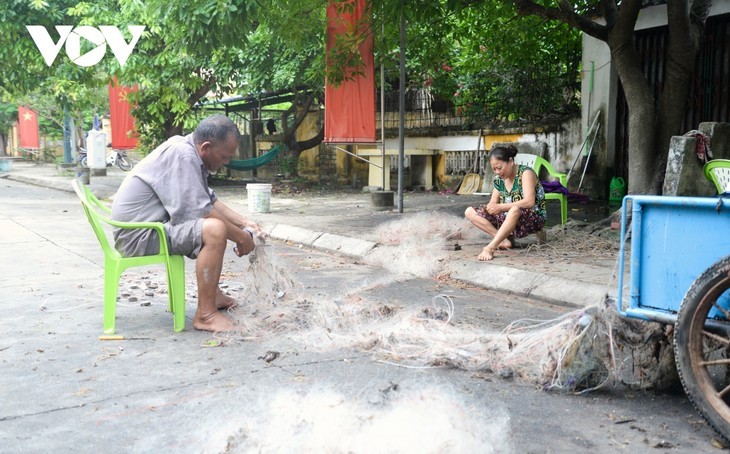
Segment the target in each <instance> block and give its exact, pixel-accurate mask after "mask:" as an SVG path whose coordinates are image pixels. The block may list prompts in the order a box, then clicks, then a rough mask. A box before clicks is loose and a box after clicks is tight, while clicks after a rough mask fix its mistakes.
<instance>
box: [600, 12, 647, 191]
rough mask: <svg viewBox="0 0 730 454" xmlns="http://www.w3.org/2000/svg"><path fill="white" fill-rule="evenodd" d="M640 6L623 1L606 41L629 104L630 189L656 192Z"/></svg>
mask: <svg viewBox="0 0 730 454" xmlns="http://www.w3.org/2000/svg"><path fill="white" fill-rule="evenodd" d="M640 8H641V1H640V0H630V1H626V2H624V3H623V4H622V7H621V10H620V12H619V14H618V17H617V20H616V23H615V25H614V26H613V28H612V29H611V30H609V32H608V39H607V44H608V47H609V49H610V50H611V57H612V58H611V61H612V62H613V64H614V65H615V67H616V72H617V73H618V77H619V80H620V81H621V84H622V85H623V88H624V93H625V94H626V102H627V104H628V107H629V128H628V133H629V157H628V159H629V175H628V180H629V181H628V192H629V193H630V194H656V193H657V191H656V188H657V184H656V181H655V178H656V173H655V171H654V170H655V168H656V156H655V154H654V145H655V142H654V138H655V134H654V128H655V122H654V119H655V117H656V111H655V108H654V97H653V96H652V94H651V91H650V90H649V84H648V83H647V80H646V77H645V76H644V71H643V67H642V64H641V57H640V55H639V53H638V52H637V50H636V47H635V46H634V27H635V25H636V19H637V17H638V14H639V10H640Z"/></svg>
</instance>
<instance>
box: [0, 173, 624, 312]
mask: <svg viewBox="0 0 730 454" xmlns="http://www.w3.org/2000/svg"><path fill="white" fill-rule="evenodd" d="M126 174H127V173H126V172H123V171H121V170H120V169H118V168H116V167H114V168H108V169H107V175H106V176H91V177H90V188H91V189H92V191H93V192H94V193H95V194H96V195H97V196H98V197H100V198H102V199H106V198H109V197H112V196H113V195H114V193H115V192H116V190H117V188H118V187H119V184H121V182H122V180H123V179H124V177H125V176H126ZM0 178H7V179H9V180H14V181H19V182H24V183H28V184H34V185H39V186H45V187H49V188H54V189H59V190H63V191H69V192H71V191H72V189H71V185H70V182H71V180H72V179H73V178H75V176H74V175H73V174H66V175H61V174H59V171H58V170H57V168H56V166H55V165H50V164H38V163H34V162H28V161H15V162H13V164H12V166H11V169H10V171H9V172H3V173H0ZM213 186H214V187H215V189H216V191H217V193H218V195H219V197H220V198H221V199H222V200H224V201H225V202H226V203H227V204H229V205H231V206H232V207H233V208H235V209H237V210H240V212H242V213H245V214H247V215H248V216H250V217H251V218H253V219H255V220H256V221H258V222H260V223H261V224H262V225H263V226H264V228H265V229H266V231H267V233H268V234H269V235H270V237H271V238H273V239H275V240H281V241H286V242H290V243H294V244H298V245H301V246H302V247H312V248H316V249H321V250H324V251H329V252H335V253H338V254H344V255H347V256H350V257H354V258H358V259H363V260H365V261H368V260H369V259H370V260H369V261H370V263H373V264H376V265H385V266H386V268H389V266H388V265H392V264H393V263H395V262H394V261H392V260H388V259H383V258H380V259H378V257H377V256H378V253H380V252H381V251H382V250H383V249H384V248H387V247H388V244H385V243H384V241H383V238H382V236H381V237H379V236H378V232H379V231H381V232H382V230H383V228H384V227H383V226H387V225H388V224H389V223H397V222H398V221H399V220H404V219H408V218H409V217H413V216H419V215H420V216H421V218H420V221H423V222H429V223H431V222H438V221H439V220H443V219H449V221H450V223H451V225H452V226H455V227H456V226H458V227H460V228H462V229H463V232H464V235H462V237H461V238H457V239H455V240H453V241H446V242H445V243H444V244H441V243H434V244H435V247H436V248H439V249H444V250H438V251H436V252H437V254H434V255H430V254H428V255H429V257H428V258H427V259H428V260H438V261H439V264H438V266H437V267H435V268H434V267H430V268H428V269H427V272H430V273H432V274H438V275H440V276H449V277H450V278H452V279H455V280H458V281H462V282H465V283H468V284H471V285H477V286H480V287H484V288H487V289H492V290H498V291H502V292H507V293H511V294H516V295H520V296H527V297H532V298H538V299H541V300H544V301H548V302H552V303H560V304H565V305H569V306H577V307H583V306H585V305H587V304H591V303H597V302H600V301H601V300H602V299H603V298H604V297H605V295H606V294H609V295H615V293H616V283H617V279H616V276H615V273H616V272H617V269H618V266H617V257H618V246H619V233H618V231H608V230H607V229H604V231H603V232H601V233H602V235H601V236H600V237H599V236H595V235H591V234H589V232H587V231H586V230H587V229H586V228H585V226H586V225H587V223H588V222H591V221H595V220H599V219H603V218H605V217H606V216H607V211H606V210H605V207H601V206H598V205H595V204H588V205H586V204H571V205H570V210H569V218H570V219H569V224H568V227H567V233H568V234H567V235H564V232H561V231H559V230H558V227H557V226H556V224H558V218H557V214H558V213H557V212H558V210H559V207H558V205H557V203H556V204H554V205H552V204H549V206H548V210H549V213H550V216H549V219H548V226H547V228H546V230H547V232H548V234H547V243H546V244H545V245H542V246H540V247H537V246H536V237H535V236H534V235H532V236H530V237H528V238H525V239H522V240H518V242H517V246H518V247H516V248H515V249H513V250H511V251H505V252H500V253H499V254H498V256H497V257H496V258H495V260H494V261H492V262H488V263H484V262H478V261H477V260H476V256H477V255H478V254H479V251H480V250H481V247H483V246H484V245H485V244H486V242H487V237H486V236H484V235H481V236H480V235H478V234H476V232H473V231H470V230H473V229H470V228H469V227H465V226H463V225H459V224H458V223H457V221H456V220H455V219H456V218H457V217H459V218H460V217H462V216H463V212H464V210H465V209H466V207H468V206H473V205H477V204H480V203H484V201H485V199H484V198H483V197H481V196H474V195H456V194H437V193H431V192H409V193H406V194H405V195H404V204H403V205H404V210H403V211H404V212H403V213H400V214H399V213H397V212H396V210H390V211H378V210H375V209H373V207H371V201H370V195H369V194H368V193H363V192H359V191H355V190H352V189H349V188H340V189H339V190H337V189H329V190H328V189H325V190H319V191H313V190H310V191H305V192H304V193H303V194H296V193H292V191H288V190H287V189H288V188H289V187H288V186H286V187H284V190H282V191H281V192H277V186H276V185H275V188H274V193H273V194H272V195H271V211H270V212H268V213H250V212H249V209H248V208H249V207H248V201H247V197H246V190H245V183H244V182H241V183H239V184H231V183H230V182H226V183H225V184H223V182H222V183H221V184H216V183H215V181H214V182H213ZM551 208H552V209H551ZM386 228H387V227H386ZM396 228H397V227H396ZM417 230H418V229H417ZM415 234H423V231H422V230H418V231H417V232H415ZM561 234H562V235H563V236H561V238H563V241H557V242H556V241H555V239H556V237H557V236H558V235H561ZM597 240H600V243H601V244H599V245H597V246H596V247H592V246H591V245H590V244H591V243H592V242H593V241H597ZM424 241H425V240H424ZM386 242H387V239H386ZM627 246H628V245H627ZM455 249H458V250H455ZM596 249H597V250H596ZM627 249H628V247H627ZM404 252H405V253H406V254H407V253H409V252H410V251H409V250H408V249H407V248H406V250H405V251H404ZM392 254H393V255H398V252H397V251H395V250H394V251H392ZM380 255H383V254H382V253H381V254H380ZM423 259H426V258H425V257H420V258H419V257H413V260H423ZM384 261H385V262H384ZM404 261H405V263H408V258H405V259H404ZM383 262H384V263H383ZM403 268H408V266H407V265H406V266H404V267H403ZM627 268H628V267H627ZM391 271H394V272H399V271H400V270H398V269H391ZM406 271H407V270H406Z"/></svg>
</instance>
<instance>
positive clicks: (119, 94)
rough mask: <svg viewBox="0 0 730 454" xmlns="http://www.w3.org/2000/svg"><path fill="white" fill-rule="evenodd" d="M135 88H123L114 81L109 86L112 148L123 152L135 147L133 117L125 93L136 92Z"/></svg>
mask: <svg viewBox="0 0 730 454" xmlns="http://www.w3.org/2000/svg"><path fill="white" fill-rule="evenodd" d="M136 90H137V87H136V86H135V87H132V88H129V87H123V86H121V85H119V84H117V81H116V79H114V80H113V81H112V82H111V83H110V84H109V116H110V121H111V127H112V148H114V149H117V150H125V149H129V148H135V147H136V146H137V131H136V129H135V128H134V117H133V116H132V114H131V113H130V112H131V106H130V105H129V102H128V101H127V93H129V92H132V91H136Z"/></svg>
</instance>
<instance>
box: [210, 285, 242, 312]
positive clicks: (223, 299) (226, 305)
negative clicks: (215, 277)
mask: <svg viewBox="0 0 730 454" xmlns="http://www.w3.org/2000/svg"><path fill="white" fill-rule="evenodd" d="M236 306H238V303H237V302H236V300H235V299H234V298H233V297H232V296H228V295H226V294H225V293H223V291H222V290H221V289H218V293H216V294H215V307H217V308H218V309H224V310H225V309H234V308H235V307H236Z"/></svg>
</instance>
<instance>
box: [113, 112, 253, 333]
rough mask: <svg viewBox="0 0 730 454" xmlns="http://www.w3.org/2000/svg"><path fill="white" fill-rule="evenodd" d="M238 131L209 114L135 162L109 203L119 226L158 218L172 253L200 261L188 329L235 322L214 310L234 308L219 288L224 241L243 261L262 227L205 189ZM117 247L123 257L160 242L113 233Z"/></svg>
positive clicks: (149, 234)
mask: <svg viewBox="0 0 730 454" xmlns="http://www.w3.org/2000/svg"><path fill="white" fill-rule="evenodd" d="M240 138H241V134H240V132H239V131H238V127H237V126H236V125H235V123H233V122H232V121H231V120H230V119H229V118H228V117H226V116H225V115H213V116H210V117H208V118H205V119H204V120H203V121H201V122H200V124H198V127H197V128H195V131H194V132H193V133H192V134H189V135H187V136H185V137H182V136H175V137H172V138H170V139H168V140H167V141H166V142H165V143H163V144H162V145H160V146H159V147H157V148H156V149H155V150H154V151H153V152H152V153H150V154H149V155H148V156H146V157H145V158H144V159H143V160H142V161H140V162H139V163H138V164H137V165H136V166H135V168H134V170H133V171H132V172H131V173H130V174H129V175H128V176H127V177H126V178H125V180H124V182H123V183H122V185H121V186H120V187H119V191H118V192H117V194H116V196H115V197H114V201H113V203H112V218H113V219H115V220H117V221H126V222H140V221H159V222H163V223H164V224H165V234H166V235H167V239H168V243H169V244H168V247H169V251H170V253H171V254H177V255H185V256H187V257H189V258H191V259H197V260H196V263H195V274H196V277H197V280H198V309H197V311H196V312H195V317H194V318H193V327H194V328H195V329H199V330H205V331H230V330H232V329H233V322H232V321H231V320H230V319H229V318H228V317H226V316H225V315H223V314H222V313H220V312H219V310H220V309H227V308H229V307H233V306H235V301H234V300H233V298H231V297H229V296H227V295H225V294H224V293H223V292H222V291H221V290H220V288H219V287H218V281H219V278H220V274H221V269H222V267H223V255H224V253H225V250H226V246H227V241H228V240H231V241H233V242H234V243H236V248H235V250H236V254H237V255H238V256H239V257H241V256H243V255H246V254H248V253H249V252H251V251H252V250H253V248H254V241H253V239H254V236H257V235H262V232H261V229H260V227H259V226H258V225H257V224H256V223H255V222H252V221H249V220H247V219H245V218H244V217H243V216H241V215H240V214H238V213H236V212H235V211H233V210H232V209H231V208H229V207H228V206H226V205H225V204H224V203H223V202H221V201H220V200H218V198H217V197H216V195H215V192H214V191H213V190H212V189H211V188H209V187H208V181H207V180H208V175H209V172H215V171H217V170H218V169H220V168H221V167H223V166H224V165H225V164H227V163H228V162H229V161H230V160H231V158H232V157H234V156H235V154H236V150H237V149H238V143H239V141H240ZM114 239H115V243H116V248H117V250H118V251H119V252H120V253H121V254H122V255H124V256H127V257H132V256H140V255H150V254H156V253H158V252H159V239H158V238H157V234H156V233H155V232H154V231H151V230H148V229H139V230H122V229H116V230H115V231H114Z"/></svg>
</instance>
